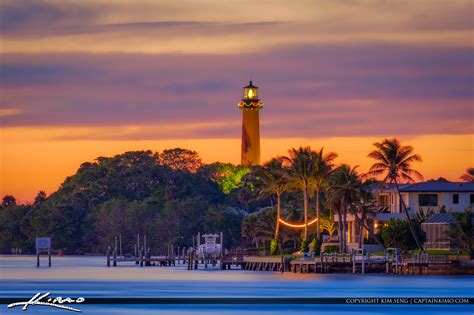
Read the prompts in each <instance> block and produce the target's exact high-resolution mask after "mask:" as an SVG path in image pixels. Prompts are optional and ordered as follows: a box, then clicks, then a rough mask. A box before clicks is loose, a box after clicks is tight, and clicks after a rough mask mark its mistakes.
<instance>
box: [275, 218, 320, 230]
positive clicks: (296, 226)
mask: <svg viewBox="0 0 474 315" xmlns="http://www.w3.org/2000/svg"><path fill="white" fill-rule="evenodd" d="M278 221H280V223H283V224H284V225H286V226H289V227H293V228H304V226H305V225H304V224H292V223H289V222H285V221H283V220H282V219H278ZM316 221H318V218H316V219H314V220H313V221H311V222H308V225H311V224H313V223H316Z"/></svg>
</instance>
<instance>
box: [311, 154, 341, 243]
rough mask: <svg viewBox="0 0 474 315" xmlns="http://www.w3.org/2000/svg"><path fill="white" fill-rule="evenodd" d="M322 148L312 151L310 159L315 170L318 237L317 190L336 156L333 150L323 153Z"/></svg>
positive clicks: (327, 174)
mask: <svg viewBox="0 0 474 315" xmlns="http://www.w3.org/2000/svg"><path fill="white" fill-rule="evenodd" d="M323 151H324V148H321V149H320V150H319V151H318V152H312V161H313V163H314V169H315V172H314V174H313V176H314V178H313V184H314V194H315V197H316V217H317V218H318V221H316V237H317V239H319V238H320V228H319V227H320V222H319V221H320V220H319V218H320V212H321V210H320V208H321V207H320V202H319V192H320V191H321V189H322V188H323V187H324V186H325V184H326V183H327V179H328V177H329V174H330V173H331V171H332V168H333V166H334V164H333V161H334V159H336V158H337V154H336V153H334V152H329V153H326V154H324V152H323Z"/></svg>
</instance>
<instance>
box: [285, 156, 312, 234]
mask: <svg viewBox="0 0 474 315" xmlns="http://www.w3.org/2000/svg"><path fill="white" fill-rule="evenodd" d="M288 153H289V157H285V158H284V160H285V162H287V163H288V164H289V165H288V166H289V167H288V175H289V178H288V180H289V182H288V184H289V187H294V188H297V189H299V190H301V191H302V192H303V210H304V224H305V227H304V237H303V241H307V239H308V193H309V188H310V187H311V183H312V180H313V179H314V171H315V169H314V164H313V163H312V159H311V158H312V153H311V148H310V147H306V148H303V147H299V148H298V149H295V148H291V149H290V150H289V151H288Z"/></svg>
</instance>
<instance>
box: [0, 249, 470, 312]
mask: <svg viewBox="0 0 474 315" xmlns="http://www.w3.org/2000/svg"><path fill="white" fill-rule="evenodd" d="M42 258H43V260H42V263H43V262H44V263H45V264H46V263H47V259H46V257H42ZM35 262H36V261H35V257H34V256H0V297H2V298H5V297H32V296H33V295H34V294H35V293H37V292H43V293H44V292H51V295H52V296H62V297H66V296H67V297H71V298H77V297H85V298H86V302H87V298H91V297H94V298H97V297H99V298H103V297H107V298H113V297H115V298H119V297H153V298H157V297H178V298H180V297H221V298H223V297H251V298H256V297H271V298H292V297H318V298H322V297H331V298H337V297H342V298H357V297H370V298H374V297H388V298H395V297H417V298H418V297H474V276H398V275H397V276H395V275H382V274H366V275H364V276H362V275H352V274H325V275H319V274H293V273H284V274H281V273H275V272H254V271H242V270H225V271H221V270H219V269H217V268H215V269H214V268H212V269H207V270H206V269H199V270H192V271H189V270H187V269H186V267H185V266H184V265H181V266H177V267H138V266H136V265H135V264H132V263H125V264H121V265H120V266H119V267H106V266H105V263H106V260H105V257H85V256H65V257H53V266H52V267H51V268H48V267H40V268H36V267H35ZM0 307H1V309H0V314H60V313H62V314H73V313H71V312H67V311H64V310H56V309H51V308H46V307H40V306H30V308H29V309H28V310H27V311H26V312H23V311H22V310H21V308H19V307H17V308H13V309H7V308H6V305H1V306H0ZM76 307H77V308H79V309H81V310H82V311H83V313H84V314H242V313H250V314H400V313H404V314H470V315H472V314H474V306H473V305H209V304H208V305H179V304H173V305H86V304H81V305H76Z"/></svg>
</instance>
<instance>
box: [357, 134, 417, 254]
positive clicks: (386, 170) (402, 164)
mask: <svg viewBox="0 0 474 315" xmlns="http://www.w3.org/2000/svg"><path fill="white" fill-rule="evenodd" d="M374 146H375V147H376V148H377V149H376V150H374V151H372V152H370V153H369V155H368V157H370V158H373V159H375V160H377V162H376V163H375V164H373V165H372V166H371V167H370V169H369V172H368V173H367V174H366V175H374V176H379V175H384V179H383V180H382V182H381V184H380V187H382V186H383V185H384V184H385V183H387V182H391V183H394V184H395V186H396V188H397V193H398V198H399V199H400V203H401V205H402V209H403V211H404V212H405V215H406V217H407V220H408V224H409V226H410V231H411V233H412V234H413V238H414V239H415V242H416V244H417V246H418V248H419V249H420V250H423V246H422V245H421V242H420V240H419V239H418V236H417V235H416V233H415V229H414V227H413V223H412V222H411V219H410V214H409V213H408V210H407V207H406V204H405V201H404V200H403V198H402V195H401V193H400V187H399V185H398V184H399V180H402V181H404V182H408V183H413V182H415V180H414V177H416V178H420V179H422V178H423V176H422V175H421V174H420V173H419V172H418V171H416V170H414V169H412V168H410V166H411V163H413V162H421V157H420V156H419V155H418V154H413V147H412V146H409V145H408V146H404V145H401V144H400V141H399V140H398V139H396V138H393V139H384V140H383V141H382V142H380V143H379V142H376V143H374Z"/></svg>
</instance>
